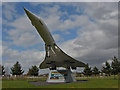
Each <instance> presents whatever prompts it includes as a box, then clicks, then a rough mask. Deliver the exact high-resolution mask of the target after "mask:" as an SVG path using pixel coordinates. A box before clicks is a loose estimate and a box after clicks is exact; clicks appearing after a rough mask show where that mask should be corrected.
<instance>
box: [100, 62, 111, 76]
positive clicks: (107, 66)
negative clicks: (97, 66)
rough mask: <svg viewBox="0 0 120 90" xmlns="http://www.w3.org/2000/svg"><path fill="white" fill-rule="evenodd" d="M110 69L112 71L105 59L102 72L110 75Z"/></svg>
mask: <svg viewBox="0 0 120 90" xmlns="http://www.w3.org/2000/svg"><path fill="white" fill-rule="evenodd" d="M111 71H112V69H111V66H110V64H109V63H108V62H107V61H106V63H105V67H103V69H102V72H103V73H105V74H107V75H109V76H110V75H111Z"/></svg>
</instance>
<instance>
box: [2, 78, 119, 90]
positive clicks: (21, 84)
mask: <svg viewBox="0 0 120 90" xmlns="http://www.w3.org/2000/svg"><path fill="white" fill-rule="evenodd" d="M45 80H46V78H39V79H36V78H35V79H16V80H7V79H3V80H2V88H118V78H117V79H114V78H113V77H99V78H97V77H93V78H78V79H77V80H88V82H79V83H65V84H57V85H46V86H35V85H32V84H30V83H29V81H45Z"/></svg>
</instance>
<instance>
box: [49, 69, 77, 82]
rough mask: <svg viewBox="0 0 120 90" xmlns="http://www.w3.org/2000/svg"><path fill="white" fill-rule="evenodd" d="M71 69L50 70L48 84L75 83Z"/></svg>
mask: <svg viewBox="0 0 120 90" xmlns="http://www.w3.org/2000/svg"><path fill="white" fill-rule="evenodd" d="M75 81H76V80H75V78H74V76H73V75H72V72H71V70H70V69H67V70H50V72H49V76H48V79H47V82H52V83H62V82H75Z"/></svg>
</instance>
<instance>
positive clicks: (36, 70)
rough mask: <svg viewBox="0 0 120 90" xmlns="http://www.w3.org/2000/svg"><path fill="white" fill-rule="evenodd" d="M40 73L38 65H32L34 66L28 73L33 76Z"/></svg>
mask: <svg viewBox="0 0 120 90" xmlns="http://www.w3.org/2000/svg"><path fill="white" fill-rule="evenodd" d="M38 73H39V69H38V67H37V66H35V65H34V66H32V68H30V69H29V71H28V74H27V75H31V76H38Z"/></svg>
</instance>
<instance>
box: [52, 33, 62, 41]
mask: <svg viewBox="0 0 120 90" xmlns="http://www.w3.org/2000/svg"><path fill="white" fill-rule="evenodd" d="M53 38H54V39H55V41H56V42H57V41H62V40H64V39H63V38H62V37H61V36H60V35H59V34H54V35H53Z"/></svg>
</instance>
